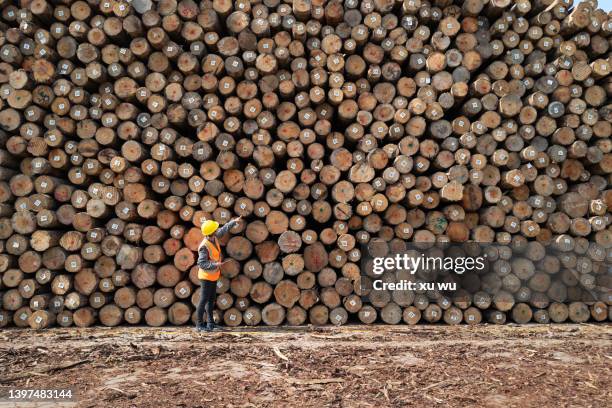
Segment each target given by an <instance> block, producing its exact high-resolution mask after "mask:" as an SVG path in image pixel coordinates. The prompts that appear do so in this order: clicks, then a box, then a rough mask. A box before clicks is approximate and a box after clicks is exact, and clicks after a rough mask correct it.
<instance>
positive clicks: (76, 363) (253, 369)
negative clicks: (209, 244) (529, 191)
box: [0, 324, 612, 408]
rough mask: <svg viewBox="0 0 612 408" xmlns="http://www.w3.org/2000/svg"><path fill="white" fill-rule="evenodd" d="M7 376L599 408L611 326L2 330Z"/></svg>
mask: <svg viewBox="0 0 612 408" xmlns="http://www.w3.org/2000/svg"><path fill="white" fill-rule="evenodd" d="M0 387H3V388H6V387H11V388H67V387H68V388H72V389H73V390H75V391H76V394H77V396H78V397H77V398H78V402H76V403H73V404H72V405H70V404H67V405H66V406H78V407H116V408H121V407H249V406H251V407H296V406H300V407H302V408H303V407H376V408H380V407H406V406H412V407H432V406H440V407H465V406H480V407H504V408H505V407H547V406H552V405H555V406H558V407H564V406H580V407H604V406H610V403H611V401H612V395H611V394H612V325H610V324H598V325H591V324H583V325H528V326H515V325H506V326H490V325H483V326H435V325H429V326H413V327H407V326H368V327H365V326H344V327H339V328H337V327H325V328H313V327H307V328H280V329H272V330H271V329H266V328H262V329H235V330H233V331H231V332H224V333H215V334H197V333H195V332H194V331H193V330H192V329H191V328H187V327H179V328H174V327H166V328H150V327H131V328H129V327H126V328H92V329H75V328H71V329H50V330H45V331H39V332H34V331H31V330H2V331H0ZM3 406H8V405H6V403H5V404H4V405H3V404H2V403H0V407H3ZM13 406H15V405H13ZM20 406H24V407H25V406H35V405H33V404H31V405H25V404H24V405H20ZM49 406H51V405H49Z"/></svg>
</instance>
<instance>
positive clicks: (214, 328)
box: [206, 323, 225, 332]
mask: <svg viewBox="0 0 612 408" xmlns="http://www.w3.org/2000/svg"><path fill="white" fill-rule="evenodd" d="M206 331H216V332H218V331H225V330H223V328H222V327H219V326H217V325H216V324H214V323H207V324H206Z"/></svg>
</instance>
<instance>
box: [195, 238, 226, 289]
mask: <svg viewBox="0 0 612 408" xmlns="http://www.w3.org/2000/svg"><path fill="white" fill-rule="evenodd" d="M202 245H205V246H206V249H208V259H210V260H211V261H213V262H221V247H220V246H219V242H218V241H217V240H216V239H215V242H214V243H213V242H211V241H210V240H208V239H203V240H202V243H201V244H200V248H201V247H202ZM220 276H221V268H216V269H213V270H211V271H207V270H204V269H202V268H198V279H200V280H208V281H216V280H218V279H219V277H220Z"/></svg>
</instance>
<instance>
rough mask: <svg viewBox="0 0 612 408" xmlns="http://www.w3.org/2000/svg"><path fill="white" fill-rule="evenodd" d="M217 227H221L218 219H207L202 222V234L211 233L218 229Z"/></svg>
mask: <svg viewBox="0 0 612 408" xmlns="http://www.w3.org/2000/svg"><path fill="white" fill-rule="evenodd" d="M217 228H219V223H218V222H217V221H213V220H206V221H204V222H203V223H202V235H204V236H207V235H211V234H213V233H214V232H215V231H216V230H217Z"/></svg>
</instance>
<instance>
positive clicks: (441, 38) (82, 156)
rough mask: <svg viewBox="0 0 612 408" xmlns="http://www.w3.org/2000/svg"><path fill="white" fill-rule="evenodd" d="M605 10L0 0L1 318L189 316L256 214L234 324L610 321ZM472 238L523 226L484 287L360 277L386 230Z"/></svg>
mask: <svg viewBox="0 0 612 408" xmlns="http://www.w3.org/2000/svg"><path fill="white" fill-rule="evenodd" d="M611 33H612V15H611V14H610V13H608V12H605V11H603V10H601V9H598V8H597V2H596V1H595V0H590V1H585V2H581V3H579V4H573V2H572V1H571V0H516V1H510V0H464V1H453V0H432V1H426V0H403V1H402V0H399V1H398V0H364V1H356V0H345V1H340V0H329V1H326V0H282V1H281V0H263V1H259V0H236V1H230V0H212V1H211V0H204V1H195V0H180V1H179V0H159V1H158V0H132V1H127V0H87V1H84V0H78V1H72V0H19V1H17V0H14V1H13V0H0V129H1V130H0V327H4V326H7V325H11V326H12V325H15V326H18V327H32V328H44V327H49V326H54V325H59V326H72V325H76V326H79V327H87V326H91V325H94V324H102V325H106V326H116V325H120V324H147V325H151V326H161V325H165V324H174V325H182V324H188V323H190V322H191V321H192V319H193V312H194V306H193V305H194V304H197V299H198V297H199V289H198V281H197V267H196V265H195V263H196V249H197V246H198V244H199V242H200V239H201V235H200V232H199V226H200V223H201V222H202V220H204V219H214V220H217V221H219V222H220V223H221V224H223V223H225V222H227V221H228V220H230V219H231V218H232V217H234V216H238V215H240V216H242V217H243V218H242V221H241V223H240V225H238V226H237V227H235V228H234V229H233V230H232V234H231V235H230V236H229V237H226V238H225V240H224V242H223V244H224V245H225V248H224V250H225V253H226V255H227V257H228V258H230V259H231V261H230V262H228V263H227V264H225V265H224V266H223V271H222V272H223V276H222V278H221V279H220V281H219V283H218V287H217V292H218V296H217V301H216V303H217V308H218V309H217V311H216V314H217V318H218V319H219V320H220V321H222V322H224V323H225V324H227V325H230V326H237V325H258V324H266V325H280V324H291V325H301V324H306V323H312V324H315V325H321V324H326V323H330V322H331V323H333V324H344V323H347V322H359V321H360V322H363V323H373V322H377V321H378V322H380V321H383V322H386V323H399V322H400V321H404V322H406V323H409V324H414V323H417V322H419V321H421V322H423V321H427V322H435V321H445V322H446V323H449V324H456V323H460V322H462V321H465V322H466V323H470V324H471V323H478V322H480V321H483V322H486V321H489V322H495V323H503V322H504V321H506V320H508V321H510V320H514V321H517V322H527V321H530V320H533V321H537V322H548V321H554V322H562V321H566V320H571V321H579V322H581V321H586V320H588V319H593V320H596V321H600V320H606V319H610V317H611V316H612V307H610V306H611V305H612V296H611V294H610V291H609V289H610V288H611V287H612V285H611V282H610V281H611V279H612V275H611V274H612V272H611V271H610V270H609V268H607V266H608V265H609V261H610V252H612V251H610V248H611V247H612V229H611V223H612V217H611V212H610V208H612V189H611V188H610V184H611V180H612V140H611V138H610V136H611V133H612V104H611V102H610V95H611V94H612V79H611V76H610V75H609V74H610V70H611V62H612V61H611V59H610V55H611V45H612V41H611V40H612V35H611ZM468 240H473V241H477V242H484V243H496V244H499V245H501V246H506V247H507V248H509V250H510V252H506V251H504V250H500V252H499V254H498V258H499V261H500V262H498V263H496V267H495V268H496V269H495V270H494V271H493V272H492V274H493V275H495V277H496V278H490V279H489V280H485V279H483V281H482V285H481V286H480V287H479V290H478V291H475V292H474V293H473V294H472V293H470V294H468V295H466V293H464V292H459V293H456V294H455V296H454V297H450V298H447V297H437V298H435V297H432V296H428V295H427V294H424V293H417V294H414V293H413V294H411V295H410V294H405V296H404V297H403V298H399V297H398V298H395V297H393V296H391V295H389V296H378V297H376V298H367V300H366V298H362V296H361V295H363V294H364V293H363V290H362V289H363V287H362V285H361V284H362V279H361V278H360V272H361V271H362V252H363V251H364V248H367V247H368V245H369V244H371V243H372V242H379V243H380V242H382V243H383V245H382V247H383V248H399V247H401V245H402V243H405V242H406V241H408V242H412V241H414V242H435V241H438V242H444V241H450V242H465V241H468ZM538 244H541V245H542V246H544V245H557V246H563V245H566V246H567V247H564V250H565V251H569V252H568V255H567V257H561V258H557V259H560V262H557V263H555V262H554V261H553V260H552V259H550V257H542V256H541V248H540V247H539V246H538ZM572 251H574V252H575V253H576V255H570V253H573V252H572ZM513 253H514V255H512V254H513ZM517 253H518V254H520V256H519V257H516V254H517ZM602 254H603V255H602ZM501 261H503V262H501ZM506 266H508V267H509V268H511V269H507V268H506ZM568 271H570V272H571V273H570V272H568ZM576 272H577V273H578V275H577V274H576ZM552 274H558V275H559V276H561V275H563V276H564V279H561V280H554V279H550V277H549V276H548V275H552ZM553 283H554V285H553ZM591 287H597V288H599V289H603V290H600V292H601V296H600V298H593V296H589V295H588V294H589V293H590V292H589V291H588V290H586V289H585V288H591ZM491 288H495V290H498V289H499V288H503V290H501V291H496V292H495V294H494V295H493V289H491ZM398 296H399V295H398ZM398 317H399V318H398Z"/></svg>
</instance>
